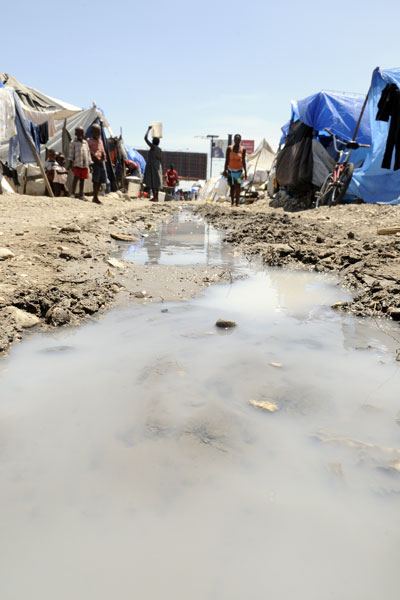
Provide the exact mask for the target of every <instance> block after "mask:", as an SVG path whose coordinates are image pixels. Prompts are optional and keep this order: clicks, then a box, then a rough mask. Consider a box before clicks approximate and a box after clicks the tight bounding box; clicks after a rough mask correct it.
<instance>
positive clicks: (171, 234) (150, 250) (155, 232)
mask: <svg viewBox="0 0 400 600" xmlns="http://www.w3.org/2000/svg"><path fill="white" fill-rule="evenodd" d="M116 255H118V256H122V257H123V258H124V260H127V261H131V262H135V263H137V264H142V265H143V264H145V265H154V264H160V265H192V264H203V265H204V264H210V265H221V266H225V267H227V266H233V265H236V264H237V263H238V258H237V257H234V253H233V249H232V247H231V246H230V245H228V244H224V243H222V241H221V235H220V234H219V232H218V231H217V230H216V229H215V228H214V227H212V226H211V225H209V224H207V223H205V221H204V220H202V219H200V218H198V217H196V216H195V215H192V214H191V213H189V212H188V211H186V210H181V211H177V212H176V213H175V214H174V215H173V217H172V219H171V220H170V221H168V222H164V223H161V224H160V225H155V226H152V227H151V228H150V229H149V230H148V231H145V232H143V233H142V235H141V239H140V241H139V242H137V243H134V244H121V248H120V250H119V252H117V253H116Z"/></svg>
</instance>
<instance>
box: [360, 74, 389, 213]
mask: <svg viewBox="0 0 400 600" xmlns="http://www.w3.org/2000/svg"><path fill="white" fill-rule="evenodd" d="M388 84H394V85H395V86H396V87H397V88H400V68H395V69H380V68H379V67H377V68H376V69H375V70H374V71H373V74H372V81H371V88H370V91H369V95H368V104H367V108H368V115H369V127H370V131H371V142H367V143H371V148H370V149H369V150H368V152H367V155H366V158H365V161H364V163H363V165H362V166H361V167H360V168H356V169H355V170H354V174H353V178H352V180H351V182H350V186H349V189H348V192H349V193H351V194H353V195H355V196H357V197H359V198H362V199H363V200H364V201H365V202H368V203H377V202H379V203H385V204H400V169H398V170H394V169H393V163H394V158H395V156H394V155H395V153H394V152H393V156H392V163H391V165H390V167H391V168H390V169H389V168H382V160H383V156H384V154H385V150H386V144H387V140H388V133H389V129H390V126H391V122H392V119H393V117H390V120H389V121H380V120H377V119H376V117H377V112H378V102H379V100H380V98H381V95H382V92H383V90H384V89H385V88H386V86H387V85H388ZM397 110H398V109H397ZM394 125H395V123H394ZM352 158H353V155H352ZM353 162H354V161H353Z"/></svg>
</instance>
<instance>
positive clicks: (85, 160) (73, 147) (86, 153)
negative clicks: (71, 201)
mask: <svg viewBox="0 0 400 600" xmlns="http://www.w3.org/2000/svg"><path fill="white" fill-rule="evenodd" d="M84 137H85V132H84V130H83V128H82V127H77V128H76V129H75V140H74V141H73V142H71V143H70V145H69V156H68V160H69V165H68V168H69V169H73V173H74V179H73V182H72V195H73V196H75V198H76V195H75V190H76V185H77V183H78V181H79V199H80V200H85V199H86V198H85V196H84V195H83V186H84V185H85V179H89V169H90V170H92V166H91V165H92V159H91V157H90V150H89V146H88V143H87V141H86V140H85V139H84Z"/></svg>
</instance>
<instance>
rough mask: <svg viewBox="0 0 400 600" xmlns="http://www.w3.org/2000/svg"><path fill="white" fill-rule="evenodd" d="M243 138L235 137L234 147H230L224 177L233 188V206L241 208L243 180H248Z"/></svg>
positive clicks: (237, 135) (227, 152)
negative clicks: (241, 143) (242, 144)
mask: <svg viewBox="0 0 400 600" xmlns="http://www.w3.org/2000/svg"><path fill="white" fill-rule="evenodd" d="M241 141H242V136H241V135H239V134H238V133H237V134H236V135H235V137H234V144H233V146H228V148H227V151H226V158H225V168H224V173H223V174H224V177H226V178H227V180H228V185H229V187H230V188H231V205H232V206H234V205H235V204H236V206H239V200H240V189H241V184H242V181H243V179H247V167H246V149H245V148H243V146H241V145H240V142H241Z"/></svg>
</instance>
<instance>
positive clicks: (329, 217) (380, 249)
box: [198, 200, 400, 321]
mask: <svg viewBox="0 0 400 600" xmlns="http://www.w3.org/2000/svg"><path fill="white" fill-rule="evenodd" d="M198 212H199V214H201V215H202V216H203V217H205V218H206V219H207V220H208V221H209V222H211V223H213V224H214V225H215V226H216V227H218V228H221V229H225V230H226V235H225V240H226V241H228V242H230V243H232V244H235V245H237V246H239V247H240V248H241V249H242V250H243V252H244V253H246V254H247V255H260V256H262V258H263V260H264V262H265V263H266V264H268V265H274V266H281V267H290V268H306V269H311V270H315V271H321V272H322V271H326V272H330V273H336V274H338V275H339V277H340V279H341V281H342V283H343V284H344V285H346V286H348V287H349V288H350V289H351V290H352V293H353V296H354V299H353V301H352V302H348V303H344V304H340V305H338V306H337V308H338V309H341V310H347V311H350V312H352V313H354V314H356V315H361V316H390V317H391V318H392V319H394V320H396V321H398V320H400V234H395V235H378V234H377V229H378V228H385V227H393V226H395V225H400V209H399V208H398V207H395V206H393V207H389V206H377V205H368V204H363V205H341V206H335V207H332V208H329V207H320V208H318V209H315V210H307V211H302V212H297V213H288V212H284V211H283V209H281V208H279V209H276V208H271V207H270V206H269V203H268V201H267V200H260V201H258V202H256V203H255V204H253V205H249V206H244V207H243V208H240V207H239V208H234V209H231V207H230V206H229V205H228V204H226V203H224V204H210V203H207V204H204V205H202V206H200V207H199V208H198Z"/></svg>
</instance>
